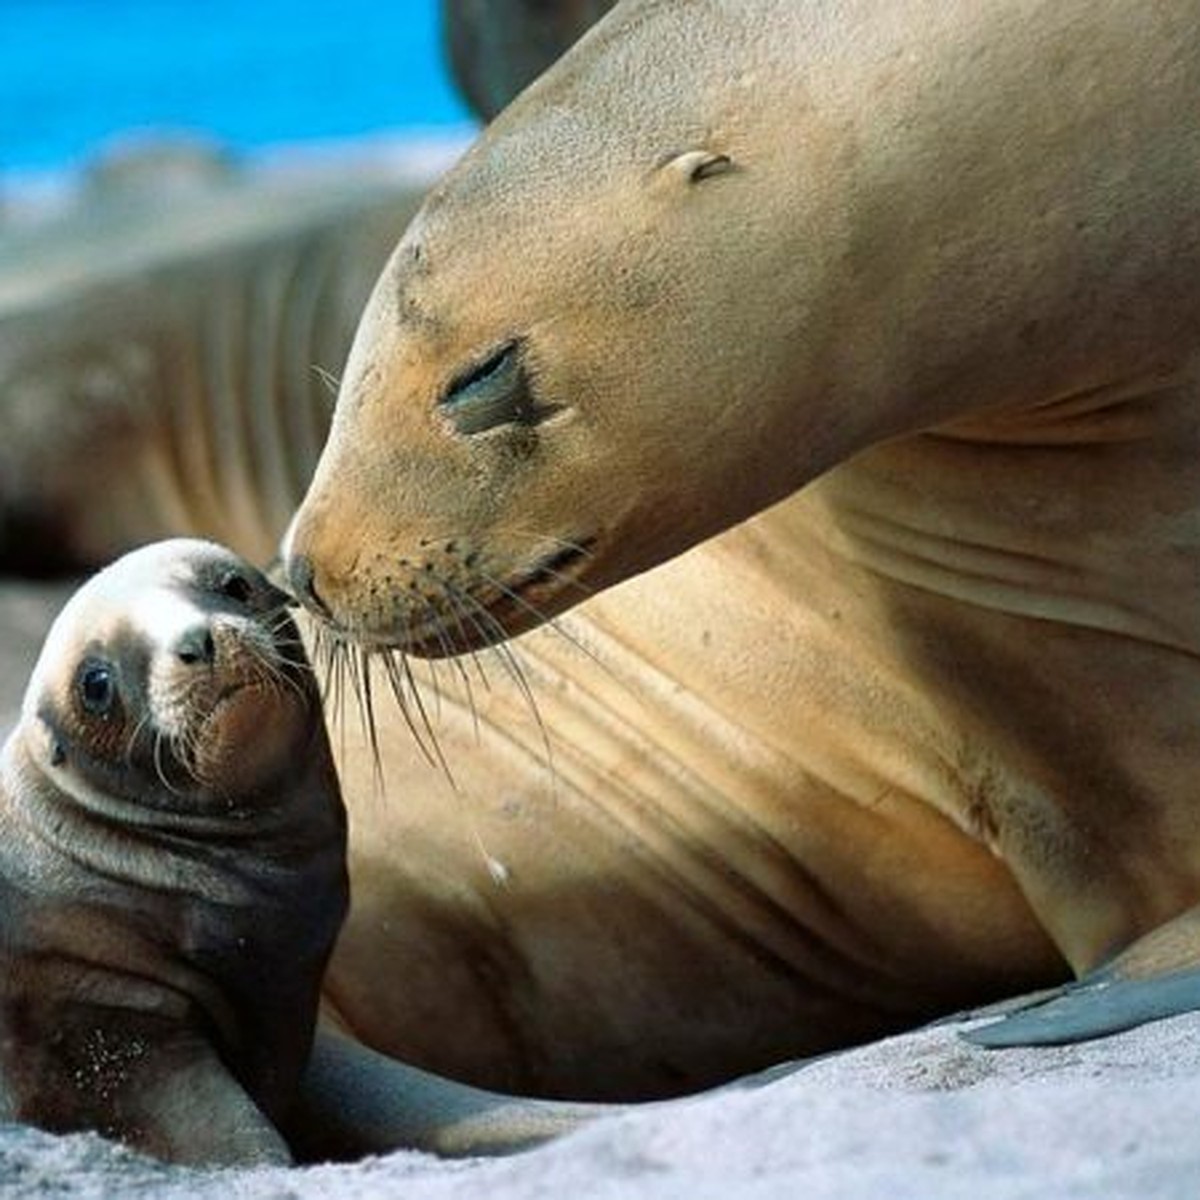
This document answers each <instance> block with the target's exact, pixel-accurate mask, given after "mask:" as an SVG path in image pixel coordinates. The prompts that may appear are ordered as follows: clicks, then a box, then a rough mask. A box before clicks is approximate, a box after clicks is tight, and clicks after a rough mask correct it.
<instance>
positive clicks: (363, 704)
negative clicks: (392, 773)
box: [358, 649, 383, 791]
mask: <svg viewBox="0 0 1200 1200" xmlns="http://www.w3.org/2000/svg"><path fill="white" fill-rule="evenodd" d="M358 666H359V671H360V680H361V685H360V687H359V689H358V715H359V719H360V720H361V722H362V724H363V730H364V732H365V733H366V737H367V744H368V745H369V746H370V747H371V764H372V767H373V770H374V776H375V786H376V787H377V788H378V789H379V790H380V791H382V790H383V758H382V756H381V755H380V752H379V726H378V724H377V723H376V721H375V701H374V696H373V694H372V691H371V656H370V653H369V651H367V650H365V649H360V650H359V652H358Z"/></svg>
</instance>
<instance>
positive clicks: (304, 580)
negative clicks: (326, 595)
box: [286, 554, 330, 617]
mask: <svg viewBox="0 0 1200 1200" xmlns="http://www.w3.org/2000/svg"><path fill="white" fill-rule="evenodd" d="M286 571H287V581H288V586H289V587H291V589H292V594H293V595H294V596H295V597H296V599H297V600H299V601H300V603H301V604H303V605H304V606H305V607H306V608H311V609H312V610H313V611H314V612H317V613H320V614H321V615H322V616H325V617H328V616H329V615H330V612H329V607H328V605H327V604H326V603H325V601H324V600H322V599H321V597H320V596H319V595H318V594H317V585H316V582H315V580H314V578H313V566H312V561H311V560H310V559H309V558H307V557H306V556H305V555H303V554H293V555H291V556H290V557H289V558H288V560H287V567H286Z"/></svg>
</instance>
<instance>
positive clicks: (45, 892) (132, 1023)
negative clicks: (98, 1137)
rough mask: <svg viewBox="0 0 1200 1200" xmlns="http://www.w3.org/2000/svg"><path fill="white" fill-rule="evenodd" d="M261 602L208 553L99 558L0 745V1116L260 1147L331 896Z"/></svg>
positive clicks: (212, 1147) (227, 1154)
mask: <svg viewBox="0 0 1200 1200" xmlns="http://www.w3.org/2000/svg"><path fill="white" fill-rule="evenodd" d="M284 599H285V598H284V597H283V596H282V595H281V593H280V592H279V591H277V590H276V589H275V588H274V587H272V586H271V585H270V584H269V583H268V582H267V581H266V579H264V578H263V577H262V576H261V575H260V574H259V572H258V571H256V570H255V569H254V568H253V567H251V566H250V565H249V564H247V563H246V562H244V561H243V560H241V559H240V558H238V557H237V556H235V555H232V554H230V553H229V552H227V551H224V550H222V549H220V548H218V547H216V546H214V545H211V544H209V543H203V542H193V541H171V542H166V543H161V544H158V545H155V546H152V547H149V548H147V549H144V550H140V551H137V552H135V553H133V554H131V555H129V556H128V557H126V558H124V559H121V560H120V561H118V562H117V563H116V564H114V565H113V566H111V567H109V568H107V569H106V570H105V571H103V572H101V573H100V574H99V575H97V576H96V577H95V578H93V579H92V580H91V581H89V583H88V584H87V585H86V586H85V587H83V588H82V589H81V590H80V591H79V592H77V593H76V594H75V596H74V597H73V598H72V599H71V600H70V601H69V602H68V604H67V605H66V607H65V608H64V609H63V611H62V613H61V615H60V616H59V617H58V619H57V621H56V622H55V624H54V626H53V628H52V629H51V631H50V634H49V636H48V638H47V640H46V644H45V646H44V648H43V650H42V653H41V656H40V658H39V660H38V663H37V666H36V668H35V670H34V672H33V675H32V677H31V679H30V681H29V686H28V689H27V691H26V694H25V701H24V705H23V708H22V713H21V720H20V723H19V724H18V726H17V728H16V729H15V730H14V732H13V733H12V735H11V737H10V738H9V739H8V741H7V742H6V744H5V746H4V749H3V753H2V755H0V834H2V836H0V914H2V915H0V1114H2V1115H3V1116H4V1117H5V1118H7V1119H19V1120H22V1121H28V1122H31V1123H34V1124H37V1125H41V1126H43V1127H44V1128H47V1129H51V1130H57V1131H68V1130H78V1129H87V1128H91V1129H96V1130H98V1131H100V1132H102V1133H104V1134H107V1135H109V1136H112V1137H116V1138H119V1139H121V1140H123V1141H126V1142H128V1143H129V1144H130V1145H132V1146H134V1147H137V1148H139V1149H142V1150H145V1151H148V1152H150V1153H152V1154H156V1155H159V1156H161V1157H164V1158H169V1159H173V1160H175V1161H179V1162H193V1163H234V1162H240V1163H247V1162H258V1161H279V1160H286V1159H287V1157H288V1152H287V1148H286V1146H285V1143H284V1141H283V1139H282V1138H281V1136H280V1134H279V1133H278V1132H277V1127H278V1126H279V1125H280V1123H281V1122H283V1121H285V1120H286V1119H287V1118H288V1117H289V1115H290V1114H291V1109H292V1107H293V1105H294V1102H295V1098H296V1093H297V1089H298V1086H299V1081H300V1077H301V1072H302V1071H303V1069H304V1066H305V1063H306V1061H307V1058H308V1053H309V1047H310V1044H311V1040H312V1035H313V1029H314V1023H315V1019H316V1011H317V999H318V993H319V988H320V980H321V974H322V971H323V969H324V966H325V962H326V959H327V957H328V955H329V952H330V949H331V948H332V945H333V940H334V937H335V936H336V934H337V931H338V928H339V926H340V924H341V919H342V916H343V913H344V911H345V907H346V902H347V880H346V872H345V865H344V860H343V852H344V845H345V816H344V811H343V808H342V804H341V799H340V796H339V792H338V784H337V777H336V774H335V772H334V767H333V761H332V758H331V756H330V752H329V745H328V741H327V739H326V735H325V727H324V723H323V721H322V719H321V708H320V701H319V698H318V695H317V690H316V685H315V683H314V681H313V679H312V675H311V671H310V670H309V668H308V664H307V661H306V659H305V657H304V652H303V649H302V646H301V643H300V641H299V635H298V633H297V631H296V628H295V626H294V625H293V623H292V621H291V620H290V619H289V617H288V616H287V613H286V610H285V608H284V607H283V601H284Z"/></svg>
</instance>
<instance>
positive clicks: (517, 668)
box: [459, 575, 556, 776]
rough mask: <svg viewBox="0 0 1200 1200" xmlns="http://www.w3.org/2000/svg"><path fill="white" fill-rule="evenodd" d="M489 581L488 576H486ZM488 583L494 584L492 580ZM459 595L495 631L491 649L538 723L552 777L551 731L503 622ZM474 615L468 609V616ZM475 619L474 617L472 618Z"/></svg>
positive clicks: (467, 594)
mask: <svg viewBox="0 0 1200 1200" xmlns="http://www.w3.org/2000/svg"><path fill="white" fill-rule="evenodd" d="M484 578H485V579H487V576H486V575H485V576H484ZM488 582H493V581H491V580H490V579H489V580H488ZM459 595H460V596H461V598H462V599H463V601H464V602H465V603H468V604H470V605H472V606H473V611H474V612H477V613H478V614H479V617H480V618H481V619H482V620H483V621H484V622H485V626H484V628H485V629H491V630H494V631H495V633H496V636H495V637H494V638H490V639H489V644H490V648H491V650H492V651H493V653H495V654H496V656H497V657H498V658H499V659H500V662H501V664H502V665H503V666H504V668H505V670H506V671H507V672H508V674H509V676H510V677H511V678H512V680H513V682H514V683H515V684H516V686H517V688H518V689H519V690H520V692H521V695H522V696H523V697H524V699H525V703H526V704H527V705H528V707H529V711H530V714H531V715H532V717H533V719H534V721H535V722H536V723H537V727H538V732H539V733H540V735H541V739H542V744H543V745H544V746H545V748H546V763H547V766H548V767H549V768H550V773H551V776H554V775H555V774H556V771H555V766H554V747H553V746H552V745H551V742H550V730H549V729H548V728H547V726H546V722H545V720H544V718H543V717H542V710H541V707H540V705H539V704H538V702H537V697H536V696H535V695H534V693H533V688H532V687H531V686H530V683H529V678H528V676H527V675H526V674H525V669H524V668H523V667H522V666H521V663H520V660H519V659H518V658H517V655H516V652H515V651H514V650H513V648H512V647H511V646H510V645H509V644H508V637H509V633H508V630H507V629H505V627H504V624H503V622H502V621H501V620H500V619H499V618H498V617H497V616H496V615H495V614H494V613H492V612H489V611H488V609H486V608H485V607H484V606H483V605H482V604H480V603H479V601H478V600H476V599H475V597H474V596H472V595H470V594H469V593H466V592H460V593H459ZM471 613H472V610H471V609H468V615H470V614H471ZM472 619H473V617H472Z"/></svg>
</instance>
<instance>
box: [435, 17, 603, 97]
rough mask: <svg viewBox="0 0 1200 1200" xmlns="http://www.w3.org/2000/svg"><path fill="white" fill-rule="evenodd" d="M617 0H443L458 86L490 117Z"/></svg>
mask: <svg viewBox="0 0 1200 1200" xmlns="http://www.w3.org/2000/svg"><path fill="white" fill-rule="evenodd" d="M614 3H615V0H442V6H441V7H442V31H443V35H444V40H445V45H446V52H447V58H448V60H449V63H450V69H451V70H452V71H453V73H454V78H455V81H456V82H457V84H458V87H459V90H460V91H461V92H462V94H463V96H465V97H466V100H467V103H468V104H470V106H471V107H472V108H473V109H474V110H475V112H477V113H478V114H479V115H480V116H481V117H483V118H484V119H485V120H491V118H492V117H494V116H495V115H496V114H497V113H498V112H499V111H500V110H501V109H502V108H504V106H505V105H506V104H508V102H509V101H510V100H512V99H513V97H514V96H516V94H517V93H518V92H519V91H520V90H521V89H522V88H523V87H525V86H526V85H527V84H530V83H532V82H533V81H534V79H536V78H537V77H538V76H539V75H540V74H541V73H542V72H543V71H544V70H545V69H546V68H547V67H548V66H550V64H551V63H553V62H554V60H555V59H557V58H558V57H559V55H561V54H562V52H563V51H564V50H565V49H566V48H567V47H568V46H570V45H571V44H572V43H573V42H574V41H576V40H577V39H578V37H579V35H580V34H581V33H583V32H584V30H586V29H588V28H589V27H590V26H592V25H594V24H595V23H596V22H597V21H598V20H599V19H600V18H601V17H602V16H603V15H604V14H605V13H606V12H608V10H609V9H610V8H612V6H613V4H614Z"/></svg>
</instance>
